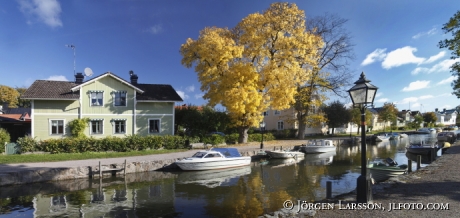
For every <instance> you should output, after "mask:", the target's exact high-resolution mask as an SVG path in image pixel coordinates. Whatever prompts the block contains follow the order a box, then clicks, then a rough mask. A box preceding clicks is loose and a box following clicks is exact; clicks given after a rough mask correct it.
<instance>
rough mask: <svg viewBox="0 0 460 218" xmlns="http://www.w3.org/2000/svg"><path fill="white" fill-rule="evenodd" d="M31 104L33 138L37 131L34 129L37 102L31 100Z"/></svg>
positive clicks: (31, 131)
mask: <svg viewBox="0 0 460 218" xmlns="http://www.w3.org/2000/svg"><path fill="white" fill-rule="evenodd" d="M30 106H31V109H30V113H31V115H30V135H31V136H32V138H34V137H35V131H34V130H35V128H34V123H35V118H34V117H35V110H34V108H35V102H34V100H31V101H30Z"/></svg>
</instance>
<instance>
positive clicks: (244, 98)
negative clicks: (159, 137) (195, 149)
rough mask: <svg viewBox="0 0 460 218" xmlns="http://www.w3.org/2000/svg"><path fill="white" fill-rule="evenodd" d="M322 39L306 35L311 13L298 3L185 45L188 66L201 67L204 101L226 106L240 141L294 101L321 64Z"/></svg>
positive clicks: (209, 30)
mask: <svg viewBox="0 0 460 218" xmlns="http://www.w3.org/2000/svg"><path fill="white" fill-rule="evenodd" d="M321 46H323V42H322V40H321V37H320V36H319V35H317V34H312V33H311V32H308V31H306V27H305V13H304V11H303V10H300V9H299V8H297V6H296V5H295V4H290V3H273V4H271V5H270V7H269V8H268V9H267V10H266V11H264V12H263V13H254V14H250V15H248V16H247V17H245V18H243V20H242V21H241V22H240V23H238V25H237V26H236V27H234V28H233V29H227V28H218V27H206V28H204V29H203V30H202V31H200V35H199V37H198V39H196V40H193V39H190V38H189V39H187V40H186V43H185V44H183V45H182V46H181V49H180V52H181V55H182V57H183V58H182V64H183V65H184V66H186V67H187V68H191V67H195V72H196V73H197V75H198V80H199V81H200V83H201V91H203V92H204V93H205V94H204V96H203V98H204V99H207V100H208V101H209V105H210V106H215V105H217V104H221V105H222V106H224V107H226V109H227V111H228V113H229V115H230V117H231V119H232V124H233V125H234V126H236V127H238V132H239V139H238V142H240V143H244V142H247V130H248V129H249V127H251V126H257V125H258V123H259V122H261V121H262V118H263V116H262V112H263V111H266V110H267V109H268V108H271V109H274V110H283V109H286V108H289V107H290V105H292V104H293V103H294V101H295V100H294V95H295V94H296V93H297V87H299V86H300V84H303V83H304V81H306V80H308V78H309V77H310V75H311V70H312V68H313V67H315V66H316V64H317V63H316V59H315V57H316V52H317V51H318V47H321Z"/></svg>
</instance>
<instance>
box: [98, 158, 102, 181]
mask: <svg viewBox="0 0 460 218" xmlns="http://www.w3.org/2000/svg"><path fill="white" fill-rule="evenodd" d="M99 178H102V168H101V162H100V161H99Z"/></svg>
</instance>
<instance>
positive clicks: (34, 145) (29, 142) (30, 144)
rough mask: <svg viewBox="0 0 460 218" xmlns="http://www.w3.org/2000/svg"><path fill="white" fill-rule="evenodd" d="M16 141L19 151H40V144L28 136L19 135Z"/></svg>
mask: <svg viewBox="0 0 460 218" xmlns="http://www.w3.org/2000/svg"><path fill="white" fill-rule="evenodd" d="M16 143H17V144H18V145H19V146H20V147H21V153H25V152H34V151H40V150H41V149H40V147H39V146H40V144H39V143H38V142H37V140H35V138H32V137H30V136H25V137H20V138H18V140H17V141H16Z"/></svg>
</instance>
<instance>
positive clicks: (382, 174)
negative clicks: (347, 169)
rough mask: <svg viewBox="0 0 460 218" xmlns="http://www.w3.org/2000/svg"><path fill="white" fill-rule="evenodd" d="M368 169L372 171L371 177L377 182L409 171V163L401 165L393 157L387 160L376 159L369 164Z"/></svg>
mask: <svg viewBox="0 0 460 218" xmlns="http://www.w3.org/2000/svg"><path fill="white" fill-rule="evenodd" d="M367 167H368V169H369V171H370V173H371V177H372V178H373V179H374V180H375V181H376V182H381V181H385V180H387V179H389V178H390V177H395V176H399V175H403V174H405V173H407V165H399V166H398V164H397V163H396V161H394V160H393V159H391V158H387V159H385V160H374V161H373V162H372V163H369V164H368V166H367Z"/></svg>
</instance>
